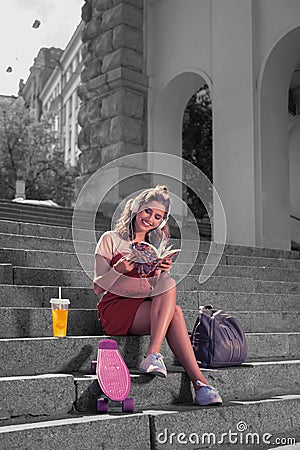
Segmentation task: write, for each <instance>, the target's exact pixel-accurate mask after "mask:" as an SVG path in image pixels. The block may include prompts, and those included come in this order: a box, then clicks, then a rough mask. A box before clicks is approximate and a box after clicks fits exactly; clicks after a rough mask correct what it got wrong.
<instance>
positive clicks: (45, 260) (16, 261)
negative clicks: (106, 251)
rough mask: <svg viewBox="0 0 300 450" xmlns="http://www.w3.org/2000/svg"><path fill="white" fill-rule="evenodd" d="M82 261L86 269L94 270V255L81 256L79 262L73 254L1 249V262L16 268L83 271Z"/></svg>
mask: <svg viewBox="0 0 300 450" xmlns="http://www.w3.org/2000/svg"><path fill="white" fill-rule="evenodd" d="M80 261H84V264H85V267H86V266H88V268H89V270H90V271H92V270H93V269H94V254H80V260H79V259H78V256H77V254H76V253H71V252H57V251H51V250H22V249H13V248H1V249H0V262H1V263H11V264H12V265H14V266H22V267H36V268H47V269H74V270H81V269H82V266H81V263H80Z"/></svg>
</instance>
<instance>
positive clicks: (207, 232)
mask: <svg viewBox="0 0 300 450" xmlns="http://www.w3.org/2000/svg"><path fill="white" fill-rule="evenodd" d="M182 157H183V158H184V159H186V160H187V161H189V162H191V163H192V164H194V165H195V166H197V167H198V168H199V169H200V170H201V171H202V172H203V173H204V174H205V175H206V176H207V177H208V178H209V180H210V181H211V182H213V170H212V169H213V168H212V102H211V94H210V90H209V87H208V85H207V84H204V85H203V86H201V88H200V89H199V90H198V91H197V92H195V93H194V94H193V95H192V97H191V98H190V99H189V101H188V103H187V106H186V108H185V111H184V115H183V124H182ZM183 199H184V200H185V202H186V204H187V205H188V207H189V208H190V210H191V211H192V213H193V215H194V217H195V218H196V220H197V222H198V225H199V228H200V234H201V235H202V236H203V237H206V238H211V224H210V219H209V215H208V212H207V211H206V208H205V206H204V204H203V202H202V201H201V199H200V198H199V197H198V196H197V195H196V194H195V192H194V191H193V190H192V189H190V188H189V187H187V186H185V189H183Z"/></svg>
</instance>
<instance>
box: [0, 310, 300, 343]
mask: <svg viewBox="0 0 300 450" xmlns="http://www.w3.org/2000/svg"><path fill="white" fill-rule="evenodd" d="M228 312H231V313H232V315H233V316H234V317H236V318H237V319H238V320H239V321H240V322H241V325H242V327H243V329H244V331H245V332H249V333H250V332H253V333H272V332H281V331H282V332H297V331H298V330H299V329H300V312H295V311H293V312H292V313H291V312H290V311H228ZM184 316H185V321H186V324H187V328H188V330H189V331H192V329H193V327H194V324H195V321H196V318H197V317H198V311H197V310H190V309H189V310H184ZM51 320H52V319H51V310H50V309H49V307H48V308H36V307H35V308H20V307H18V308H12V307H2V308H0V338H12V337H16V338H19V337H45V336H52V321H51ZM99 333H100V334H101V333H104V331H103V329H102V327H101V325H100V323H99V321H98V313H97V310H96V309H95V308H94V309H70V311H69V318H68V331H67V334H68V336H81V335H87V336H98V335H99Z"/></svg>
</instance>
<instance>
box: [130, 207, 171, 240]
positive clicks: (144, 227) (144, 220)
mask: <svg viewBox="0 0 300 450" xmlns="http://www.w3.org/2000/svg"><path fill="white" fill-rule="evenodd" d="M165 215H166V208H165V206H164V205H163V204H162V203H159V202H157V201H156V200H151V201H150V202H147V203H144V204H143V205H142V206H141V207H140V209H139V211H138V213H137V215H136V220H135V232H136V233H139V232H144V233H147V231H149V230H153V229H154V228H157V227H158V226H159V225H160V223H161V222H162V220H164V217H165Z"/></svg>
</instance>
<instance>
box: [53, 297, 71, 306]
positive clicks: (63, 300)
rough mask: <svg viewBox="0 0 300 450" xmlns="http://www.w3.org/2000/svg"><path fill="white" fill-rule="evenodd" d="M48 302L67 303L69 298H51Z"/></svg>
mask: <svg viewBox="0 0 300 450" xmlns="http://www.w3.org/2000/svg"><path fill="white" fill-rule="evenodd" d="M50 303H55V304H59V305H69V304H70V300H69V299H68V298H51V300H50Z"/></svg>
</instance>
